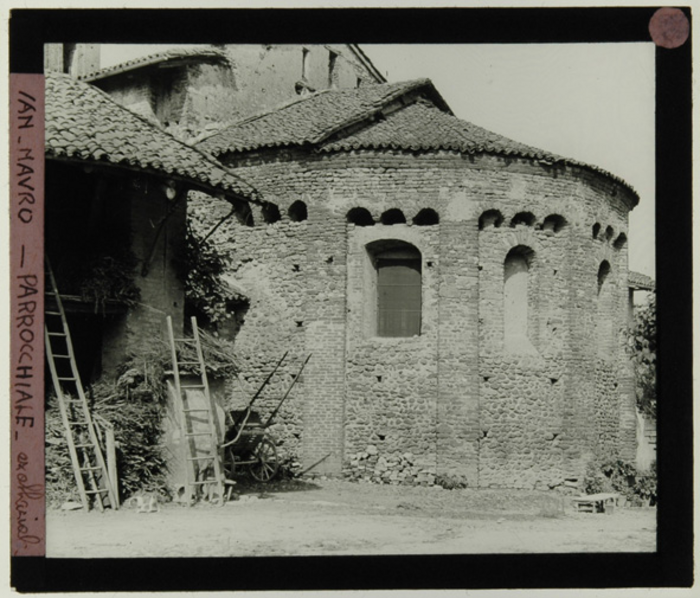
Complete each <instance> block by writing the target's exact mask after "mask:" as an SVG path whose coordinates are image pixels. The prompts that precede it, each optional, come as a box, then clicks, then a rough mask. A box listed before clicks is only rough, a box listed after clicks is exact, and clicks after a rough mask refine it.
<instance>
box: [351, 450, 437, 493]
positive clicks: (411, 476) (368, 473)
mask: <svg viewBox="0 0 700 598" xmlns="http://www.w3.org/2000/svg"><path fill="white" fill-rule="evenodd" d="M343 473H344V475H345V477H347V478H349V479H350V480H353V481H365V482H373V483H376V484H404V485H414V486H433V485H435V474H434V473H433V472H431V471H428V470H426V469H424V468H423V467H420V466H418V465H417V464H416V462H415V458H414V456H413V454H412V453H400V452H395V453H391V454H388V455H380V454H379V450H378V449H377V447H376V446H375V445H373V444H370V445H368V446H367V448H366V449H365V450H364V451H361V452H358V453H353V454H351V455H349V457H348V459H347V460H346V463H345V467H344V468H343Z"/></svg>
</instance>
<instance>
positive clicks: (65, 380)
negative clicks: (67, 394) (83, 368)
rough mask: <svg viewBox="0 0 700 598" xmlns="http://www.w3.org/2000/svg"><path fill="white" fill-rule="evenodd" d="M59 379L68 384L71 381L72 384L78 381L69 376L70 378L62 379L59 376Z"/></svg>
mask: <svg viewBox="0 0 700 598" xmlns="http://www.w3.org/2000/svg"><path fill="white" fill-rule="evenodd" d="M58 379H59V380H60V381H61V382H68V381H69V380H70V381H71V382H75V381H77V380H78V379H77V378H73V377H72V376H69V377H67V378H61V377H60V376H59V378H58Z"/></svg>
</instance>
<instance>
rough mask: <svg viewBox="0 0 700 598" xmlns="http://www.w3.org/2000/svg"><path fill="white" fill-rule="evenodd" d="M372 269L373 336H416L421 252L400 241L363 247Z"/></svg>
mask: <svg viewBox="0 0 700 598" xmlns="http://www.w3.org/2000/svg"><path fill="white" fill-rule="evenodd" d="M367 250H368V252H369V254H370V256H371V258H372V262H373V264H374V268H375V271H376V315H377V328H376V331H377V336H390V337H405V336H414V335H419V334H420V331H421V311H422V266H421V253H420V251H418V249H417V248H416V247H414V246H413V245H411V244H410V243H405V242H403V241H396V240H394V241H375V242H374V243H372V244H370V245H369V246H368V247H367Z"/></svg>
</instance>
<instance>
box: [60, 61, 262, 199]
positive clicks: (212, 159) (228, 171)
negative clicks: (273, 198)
mask: <svg viewBox="0 0 700 598" xmlns="http://www.w3.org/2000/svg"><path fill="white" fill-rule="evenodd" d="M46 76H47V77H57V78H64V79H66V80H69V81H70V82H71V83H73V84H75V83H77V84H78V85H84V86H85V87H87V88H88V89H89V90H90V91H92V92H95V93H97V94H99V95H100V96H102V97H103V98H104V99H106V100H107V101H108V102H109V103H111V104H112V105H114V106H116V107H117V109H118V110H122V111H124V112H127V113H128V114H129V115H130V116H133V117H135V118H136V119H137V120H139V121H141V122H142V123H143V124H144V125H145V126H146V127H147V128H149V129H153V130H155V131H157V132H158V133H160V134H162V135H163V136H165V137H168V138H169V140H172V141H174V142H175V143H176V144H178V145H181V146H184V147H186V148H187V149H188V150H191V151H194V152H196V153H197V154H199V155H200V156H201V157H202V158H203V159H204V160H206V161H207V162H209V163H210V164H211V165H212V166H213V167H215V168H219V169H221V170H223V171H224V172H225V173H226V174H228V175H229V176H230V177H231V178H232V179H235V180H236V181H238V183H240V185H241V188H242V189H245V190H246V192H247V193H250V195H251V197H250V198H245V199H250V200H253V201H260V200H261V197H262V196H261V194H260V192H259V191H258V190H257V189H256V188H255V187H253V185H251V184H250V183H248V182H247V181H245V180H243V179H242V178H241V177H240V176H238V175H237V174H235V173H234V172H232V171H231V169H229V168H228V167H227V166H224V165H223V164H222V163H221V162H219V161H218V160H217V159H216V158H215V157H214V156H212V155H211V154H208V153H206V152H204V151H202V150H201V149H199V148H197V147H194V146H192V145H190V144H189V143H185V142H184V141H181V140H180V139H178V138H177V137H175V136H174V135H172V134H170V133H168V132H167V131H164V130H163V129H161V128H159V127H156V126H155V125H154V124H153V123H152V122H150V121H149V120H148V119H147V118H145V117H143V116H141V115H140V114H138V113H136V112H134V111H133V110H130V109H129V108H127V107H126V106H122V105H121V104H120V103H119V102H117V101H116V100H115V99H114V98H112V96H110V95H109V94H108V93H107V92H105V91H102V90H101V89H99V88H98V87H95V86H94V85H91V84H90V83H87V82H84V81H78V80H77V79H75V77H72V76H71V75H68V74H65V73H57V72H48V73H47V74H46Z"/></svg>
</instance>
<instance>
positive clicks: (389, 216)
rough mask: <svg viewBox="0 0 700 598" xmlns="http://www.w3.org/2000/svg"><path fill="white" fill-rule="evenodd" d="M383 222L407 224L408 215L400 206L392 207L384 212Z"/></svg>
mask: <svg viewBox="0 0 700 598" xmlns="http://www.w3.org/2000/svg"><path fill="white" fill-rule="evenodd" d="M380 220H381V222H382V224H406V216H404V215H403V212H402V211H401V210H399V209H398V208H392V209H391V210H387V211H386V212H384V213H383V214H382V217H381V218H380Z"/></svg>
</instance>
